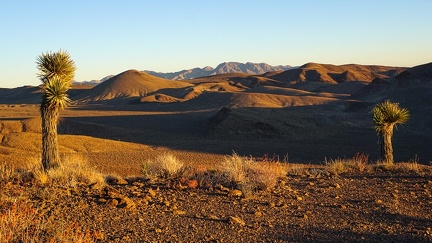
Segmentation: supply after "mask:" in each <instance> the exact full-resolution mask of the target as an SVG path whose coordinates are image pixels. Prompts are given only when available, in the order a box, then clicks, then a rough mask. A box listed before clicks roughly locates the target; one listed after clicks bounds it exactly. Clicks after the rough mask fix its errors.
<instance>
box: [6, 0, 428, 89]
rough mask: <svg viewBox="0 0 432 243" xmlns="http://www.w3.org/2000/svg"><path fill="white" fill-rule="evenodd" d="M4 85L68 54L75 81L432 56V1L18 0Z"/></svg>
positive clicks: (10, 20)
mask: <svg viewBox="0 0 432 243" xmlns="http://www.w3.org/2000/svg"><path fill="white" fill-rule="evenodd" d="M0 33H1V34H0V87H2V88H10V87H19V86H23V85H38V84H39V83H40V81H39V80H38V79H37V77H36V72H37V70H36V64H35V61H36V56H38V55H40V54H41V53H42V52H46V51H49V50H51V51H57V50H59V49H64V50H67V51H68V52H69V53H70V54H71V56H72V58H73V59H74V60H75V62H76V65H77V68H78V69H77V72H76V76H75V80H77V81H85V80H93V79H101V78H103V77H105V76H107V75H110V74H118V73H120V72H122V71H125V70H128V69H138V70H153V71H160V72H173V71H179V70H182V69H189V68H194V67H204V66H213V67H215V66H216V65H218V64H219V63H221V62H228V61H237V62H265V63H268V64H271V65H293V66H295V65H302V64H304V63H307V62H319V63H331V64H347V63H357V64H379V65H390V66H404V67H411V66H415V65H419V64H424V63H428V62H432V1H431V0H355V1H353V0H351V1H348V0H347V1H340V0H308V1H300V0H297V1H290V0H261V1H258V0H218V1H216V0H214V1H213V0H205V1H204V0H196V1H191V0H182V1H180V0H171V1H169V0H147V1H146V0H140V1H138V0H137V1H131V0H123V1H120V0H103V1H102V0H101V1H99V0H73V1H59V0H57V1H54V0H52V1H50V0H38V1H34V0H27V1H26V0H19V1H6V0H5V1H3V0H2V2H1V7H0Z"/></svg>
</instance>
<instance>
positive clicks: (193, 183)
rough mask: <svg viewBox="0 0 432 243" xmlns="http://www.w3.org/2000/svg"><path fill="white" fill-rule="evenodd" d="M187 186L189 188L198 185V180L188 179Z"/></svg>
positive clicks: (194, 187)
mask: <svg viewBox="0 0 432 243" xmlns="http://www.w3.org/2000/svg"><path fill="white" fill-rule="evenodd" d="M187 187H188V188H189V189H196V188H197V187H198V181H197V180H188V181H187Z"/></svg>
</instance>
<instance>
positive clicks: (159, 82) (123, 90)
mask: <svg viewBox="0 0 432 243" xmlns="http://www.w3.org/2000/svg"><path fill="white" fill-rule="evenodd" d="M189 86H192V85H191V84H187V83H184V82H180V81H173V80H167V79H162V78H158V77H155V76H152V75H150V74H147V73H144V72H140V71H138V70H127V71H125V72H122V73H120V74H118V75H116V76H114V77H112V78H110V79H108V80H107V81H105V82H103V83H101V84H99V85H97V86H95V87H94V88H92V89H91V90H88V91H87V92H83V93H82V94H80V95H78V96H77V97H75V100H77V101H78V102H79V103H94V102H100V101H112V102H116V103H118V102H120V103H125V102H126V103H127V102H129V101H130V100H131V99H133V98H139V97H143V96H147V95H148V94H151V93H153V92H155V91H158V90H162V89H179V88H185V87H189Z"/></svg>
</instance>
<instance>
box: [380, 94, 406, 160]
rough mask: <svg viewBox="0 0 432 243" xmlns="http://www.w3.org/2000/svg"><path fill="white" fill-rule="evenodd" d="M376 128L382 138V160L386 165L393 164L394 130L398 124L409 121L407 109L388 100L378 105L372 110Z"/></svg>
mask: <svg viewBox="0 0 432 243" xmlns="http://www.w3.org/2000/svg"><path fill="white" fill-rule="evenodd" d="M372 115H373V122H374V124H375V125H374V128H375V131H376V132H377V134H378V136H379V137H380V140H379V146H380V152H381V153H380V159H381V161H383V162H384V163H390V164H392V163H393V145H392V136H393V128H394V127H396V125H397V124H404V123H406V122H407V121H408V118H409V112H408V110H407V109H405V108H401V107H399V104H398V103H392V102H390V101H388V100H386V101H384V102H383V103H379V104H377V105H376V106H375V107H374V108H373V109H372Z"/></svg>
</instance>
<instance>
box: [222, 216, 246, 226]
mask: <svg viewBox="0 0 432 243" xmlns="http://www.w3.org/2000/svg"><path fill="white" fill-rule="evenodd" d="M227 221H228V223H230V224H237V225H240V226H245V225H246V223H245V221H243V219H241V218H239V217H233V216H229V217H228V220H227Z"/></svg>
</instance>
